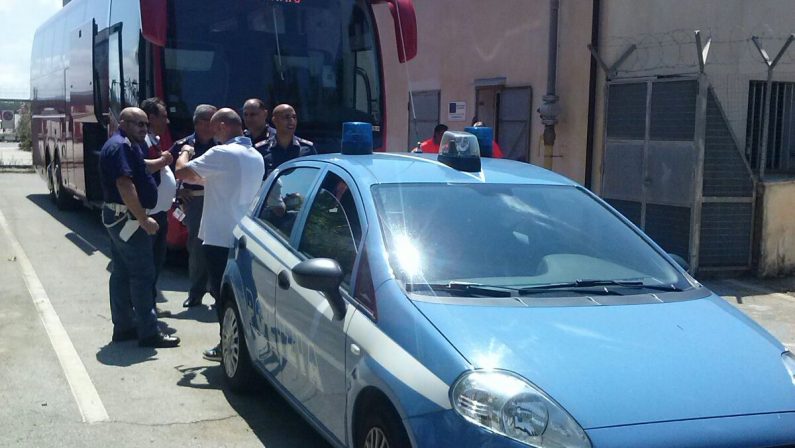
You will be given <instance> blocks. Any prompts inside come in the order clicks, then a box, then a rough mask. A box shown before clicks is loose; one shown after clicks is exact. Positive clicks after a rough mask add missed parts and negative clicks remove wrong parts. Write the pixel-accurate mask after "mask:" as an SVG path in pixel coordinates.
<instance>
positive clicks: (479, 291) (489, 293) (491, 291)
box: [406, 282, 516, 297]
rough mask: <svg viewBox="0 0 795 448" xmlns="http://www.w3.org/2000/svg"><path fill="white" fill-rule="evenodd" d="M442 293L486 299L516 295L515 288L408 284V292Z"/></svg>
mask: <svg viewBox="0 0 795 448" xmlns="http://www.w3.org/2000/svg"><path fill="white" fill-rule="evenodd" d="M427 290H430V291H441V292H447V293H451V294H452V293H458V294H466V295H469V296H473V295H479V296H486V297H512V296H514V295H516V289H515V288H509V287H506V286H497V285H484V284H482V283H468V282H448V283H407V284H406V291H408V292H416V291H427Z"/></svg>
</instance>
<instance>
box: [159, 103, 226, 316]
mask: <svg viewBox="0 0 795 448" xmlns="http://www.w3.org/2000/svg"><path fill="white" fill-rule="evenodd" d="M217 111H218V109H217V108H216V107H215V106H211V105H209V104H199V105H198V106H196V110H195V111H194V112H193V130H194V132H193V134H191V135H189V136H187V137H185V138H183V139H181V140H177V142H176V143H174V146H172V147H171V154H172V155H173V156H174V160H175V161H176V159H177V158H178V157H179V154H180V152H181V151H182V150H183V149H185V150H188V151H191V150H192V151H193V153H194V156H193V157H194V158H196V157H200V156H201V155H202V154H204V153H205V152H207V150H208V149H210V148H212V147H213V146H215V141H214V140H213V128H212V126H211V125H210V119H211V118H212V117H213V114H215V112H217ZM178 196H179V198H180V199H181V200H182V207H181V208H182V210H183V211H184V213H185V219H184V221H183V222H184V223H185V226H187V227H188V278H189V279H190V289H189V290H188V298H187V299H185V301H184V302H182V306H184V307H185V308H188V307H192V306H198V305H201V303H202V298H203V297H204V294H205V293H206V292H207V281H208V277H207V262H206V261H205V260H204V252H203V250H202V240H201V239H200V238H199V225H200V224H201V221H202V209H203V207H204V187H203V186H202V185H199V184H192V183H189V182H182V188H181V189H180V190H179V192H178Z"/></svg>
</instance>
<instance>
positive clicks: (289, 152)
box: [260, 104, 317, 179]
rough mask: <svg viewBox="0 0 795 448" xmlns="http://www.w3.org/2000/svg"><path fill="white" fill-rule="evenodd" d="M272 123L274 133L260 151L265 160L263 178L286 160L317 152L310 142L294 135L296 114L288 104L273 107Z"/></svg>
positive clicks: (296, 120)
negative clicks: (274, 129) (274, 128)
mask: <svg viewBox="0 0 795 448" xmlns="http://www.w3.org/2000/svg"><path fill="white" fill-rule="evenodd" d="M273 125H274V126H275V127H276V133H275V134H274V135H272V136H271V138H269V139H268V142H267V144H266V145H265V146H264V147H263V151H260V153H261V154H262V157H263V160H264V161H265V176H264V177H263V179H265V177H267V176H268V175H269V174H270V173H271V172H273V170H275V169H276V168H278V167H279V165H281V164H282V163H284V162H287V161H288V160H292V159H295V158H296V157H303V156H308V155H312V154H317V151H316V150H315V145H314V144H313V143H312V142H310V141H309V140H304V139H302V138H299V137H296V136H295V128H296V127H298V115H297V114H296V113H295V109H293V107H292V106H290V105H289V104H280V105H278V106H276V107H275V108H274V109H273Z"/></svg>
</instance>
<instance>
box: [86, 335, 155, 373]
mask: <svg viewBox="0 0 795 448" xmlns="http://www.w3.org/2000/svg"><path fill="white" fill-rule="evenodd" d="M137 344H138V343H137V342H136V341H127V342H113V343H108V344H107V345H105V346H104V347H102V348H100V349H99V351H98V352H97V361H99V362H100V363H102V364H104V365H106V366H118V367H129V366H131V365H133V364H140V363H142V362H147V361H154V360H156V359H157V358H155V356H156V355H157V351H156V350H155V349H153V348H144V347H138V345H137Z"/></svg>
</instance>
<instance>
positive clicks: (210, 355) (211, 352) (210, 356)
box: [202, 344, 221, 362]
mask: <svg viewBox="0 0 795 448" xmlns="http://www.w3.org/2000/svg"><path fill="white" fill-rule="evenodd" d="M202 358H204V359H206V360H207V361H213V362H221V344H218V345H216V346H215V347H213V348H211V349H208V350H205V351H204V353H202Z"/></svg>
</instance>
